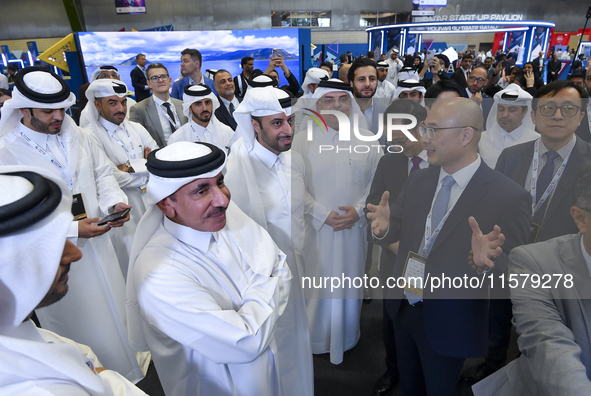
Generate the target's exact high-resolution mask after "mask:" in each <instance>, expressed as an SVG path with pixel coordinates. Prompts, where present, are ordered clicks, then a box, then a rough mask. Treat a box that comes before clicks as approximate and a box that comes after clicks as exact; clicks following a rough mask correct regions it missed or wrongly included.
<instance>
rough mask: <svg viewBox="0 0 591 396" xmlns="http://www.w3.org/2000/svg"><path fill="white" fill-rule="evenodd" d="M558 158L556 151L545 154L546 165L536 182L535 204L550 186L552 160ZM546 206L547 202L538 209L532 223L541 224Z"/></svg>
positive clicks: (552, 171) (552, 174) (552, 167)
mask: <svg viewBox="0 0 591 396" xmlns="http://www.w3.org/2000/svg"><path fill="white" fill-rule="evenodd" d="M557 157H558V153H557V152H556V151H547V152H546V165H544V167H543V168H542V171H541V172H540V174H539V175H538V181H537V183H536V203H538V202H539V201H540V198H542V195H544V191H546V189H547V188H548V186H549V185H550V182H551V181H552V177H553V176H554V160H555V159H556V158H557ZM547 205H548V200H546V202H545V203H544V205H542V207H541V208H539V209H538V210H537V212H536V214H535V215H534V218H533V222H534V223H536V224H540V225H541V224H542V220H544V212H545V211H546V206H547Z"/></svg>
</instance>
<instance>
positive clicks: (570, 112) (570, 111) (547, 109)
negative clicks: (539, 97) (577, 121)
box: [538, 105, 581, 117]
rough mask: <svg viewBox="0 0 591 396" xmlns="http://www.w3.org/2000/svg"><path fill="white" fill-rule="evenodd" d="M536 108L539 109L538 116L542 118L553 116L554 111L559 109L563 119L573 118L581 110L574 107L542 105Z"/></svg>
mask: <svg viewBox="0 0 591 396" xmlns="http://www.w3.org/2000/svg"><path fill="white" fill-rule="evenodd" d="M538 108H539V109H540V114H541V115H543V116H544V117H552V116H553V115H554V114H556V110H557V109H560V113H561V114H562V116H563V117H574V116H576V115H577V113H578V112H579V109H581V106H575V105H563V106H552V105H544V106H538Z"/></svg>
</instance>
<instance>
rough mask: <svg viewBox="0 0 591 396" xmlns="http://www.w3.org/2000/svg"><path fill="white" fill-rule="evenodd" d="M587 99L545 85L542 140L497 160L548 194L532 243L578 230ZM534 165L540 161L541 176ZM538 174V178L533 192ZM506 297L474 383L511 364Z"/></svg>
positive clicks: (537, 109) (588, 148) (567, 84)
mask: <svg viewBox="0 0 591 396" xmlns="http://www.w3.org/2000/svg"><path fill="white" fill-rule="evenodd" d="M583 98H587V94H586V92H585V90H584V89H583V88H582V87H580V86H578V85H576V84H575V83H574V82H572V81H569V80H558V81H555V82H553V83H551V84H548V85H546V86H544V87H542V88H541V89H540V90H538V91H537V92H536V94H535V96H534V99H533V101H532V109H533V110H532V119H533V121H534V124H535V125H536V129H537V130H538V132H540V135H541V136H540V138H539V139H537V140H535V141H531V142H527V143H523V144H519V145H516V146H513V147H509V148H507V149H505V150H503V152H502V153H501V155H500V157H499V159H498V161H497V166H496V168H495V169H496V170H497V171H499V172H500V173H502V174H504V175H506V176H507V177H509V178H511V179H512V180H514V181H515V182H516V183H517V184H519V185H520V186H523V187H524V188H525V190H527V191H528V192H530V194H531V196H532V199H535V201H536V203H537V202H539V201H540V199H541V198H543V201H542V204H541V206H540V207H539V208H538V209H537V210H536V211H535V214H534V215H533V218H532V223H533V224H534V225H532V233H531V236H530V238H531V239H530V242H541V241H546V240H548V239H551V238H555V237H558V236H562V235H567V234H575V233H577V232H578V228H577V226H576V224H575V222H574V221H573V219H572V217H571V215H570V209H571V207H572V206H573V183H574V180H575V177H576V176H577V173H578V172H579V171H580V169H581V168H582V166H583V165H584V164H585V162H586V161H588V160H589V159H591V145H589V144H588V143H586V142H584V141H583V140H581V139H578V138H575V131H576V130H577V127H578V126H579V125H580V124H581V121H582V120H583V118H584V115H585V114H584V112H585V109H586V106H585V104H584V103H583V102H584V101H583V100H582V99H583ZM558 106H567V108H565V107H562V110H561V108H560V107H558ZM572 106H574V107H576V108H572ZM546 107H548V108H546ZM569 109H570V110H569ZM552 111H554V113H553V114H552ZM565 113H566V114H565ZM573 113H574V114H573ZM536 148H537V149H536ZM550 158H554V159H553V161H552V162H549V159H550ZM567 160H568V162H566V166H565V167H564V171H563V172H561V171H560V169H562V165H563V164H564V163H565V161H567ZM534 163H538V166H537V167H536V168H537V169H538V170H537V171H536V172H535V173H536V174H535V175H533V168H534ZM559 172H560V173H559ZM560 174H561V175H562V176H560ZM544 175H547V176H544ZM557 175H558V176H557ZM532 177H533V178H534V181H535V182H536V188H535V189H534V191H533V192H532V188H531V185H532ZM554 177H556V178H559V179H558V180H555V182H557V183H556V184H555V187H554V188H553V189H552V190H551V193H549V194H548V195H547V197H544V192H545V191H546V189H547V188H548V186H549V185H551V183H550V182H551V181H552V179H553V178H554ZM500 297H502V296H500ZM505 297H506V298H505V299H494V300H491V307H490V309H491V313H492V314H491V318H490V323H491V335H490V348H489V351H488V353H487V356H486V360H485V361H484V363H482V364H481V365H479V366H476V368H474V369H471V370H470V371H471V372H470V373H469V374H466V380H467V381H468V382H477V381H479V380H481V379H482V378H484V377H486V376H487V375H489V374H491V373H493V372H495V371H496V370H498V369H499V368H501V367H502V366H503V365H504V363H505V360H506V357H507V349H508V347H509V340H510V337H511V317H512V313H511V302H510V300H508V298H509V296H508V295H506V296H505Z"/></svg>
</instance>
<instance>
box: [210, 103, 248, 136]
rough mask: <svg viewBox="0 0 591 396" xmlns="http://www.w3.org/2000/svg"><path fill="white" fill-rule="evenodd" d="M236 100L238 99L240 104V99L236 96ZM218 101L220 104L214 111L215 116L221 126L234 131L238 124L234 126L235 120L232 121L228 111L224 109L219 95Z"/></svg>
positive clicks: (232, 118)
mask: <svg viewBox="0 0 591 396" xmlns="http://www.w3.org/2000/svg"><path fill="white" fill-rule="evenodd" d="M236 99H238V101H239V102H242V99H241V98H239V97H238V96H236ZM218 101H219V102H220V107H218V108H217V109H216V111H215V116H216V117H217V118H218V120H220V121H221V122H222V123H223V124H226V125H227V126H229V127H230V128H232V130H233V131H236V127H237V126H238V124H236V120H234V117H233V116H232V115H231V114H230V112H229V111H228V109H227V108H226V106H225V105H224V103H223V102H222V99H221V98H220V95H218Z"/></svg>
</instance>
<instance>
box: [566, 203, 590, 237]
mask: <svg viewBox="0 0 591 396" xmlns="http://www.w3.org/2000/svg"><path fill="white" fill-rule="evenodd" d="M570 215H571V216H572V217H573V220H574V221H575V224H576V225H577V227H578V229H579V231H581V232H582V233H583V234H585V233H586V232H589V230H588V229H587V228H588V225H589V224H588V221H587V220H588V216H587V211H585V210H584V209H581V208H579V207H578V206H573V207H572V208H570Z"/></svg>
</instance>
